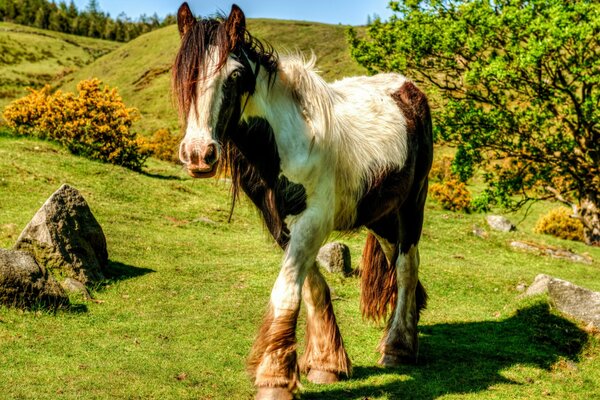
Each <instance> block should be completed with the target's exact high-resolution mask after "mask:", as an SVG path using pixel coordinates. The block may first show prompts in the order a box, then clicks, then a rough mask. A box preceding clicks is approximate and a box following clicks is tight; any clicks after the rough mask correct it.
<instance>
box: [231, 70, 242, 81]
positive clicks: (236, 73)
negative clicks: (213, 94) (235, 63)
mask: <svg viewBox="0 0 600 400" xmlns="http://www.w3.org/2000/svg"><path fill="white" fill-rule="evenodd" d="M240 75H241V74H240V71H233V72H232V73H231V78H232V79H237V78H239V77H240Z"/></svg>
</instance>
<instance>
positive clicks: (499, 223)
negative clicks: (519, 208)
mask: <svg viewBox="0 0 600 400" xmlns="http://www.w3.org/2000/svg"><path fill="white" fill-rule="evenodd" d="M485 220H486V221H487V223H488V225H489V226H490V228H492V229H493V230H495V231H500V232H511V231H514V230H516V229H517V227H516V226H515V225H514V224H513V223H512V222H510V221H509V220H508V219H507V218H505V217H503V216H501V215H488V216H487V217H486V219H485Z"/></svg>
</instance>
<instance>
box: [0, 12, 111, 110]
mask: <svg viewBox="0 0 600 400" xmlns="http://www.w3.org/2000/svg"><path fill="white" fill-rule="evenodd" d="M119 46H120V44H119V43H115V42H109V41H106V40H99V39H90V38H85V37H81V36H75V35H68V34H64V33H58V32H53V31H46V30H41V29H35V28H30V27H27V26H23V25H16V24H11V23H6V22H0V109H2V108H4V106H5V105H6V104H8V103H9V102H10V101H11V100H13V99H15V98H18V97H21V96H23V95H25V94H27V91H26V90H25V88H27V87H33V88H40V87H42V86H44V85H45V84H47V83H49V84H56V82H57V81H58V80H59V79H60V78H62V77H64V76H65V75H67V74H69V73H72V72H74V71H77V70H79V69H80V68H82V67H84V66H86V65H88V64H90V63H91V62H92V61H94V60H95V59H97V58H98V57H100V56H102V55H104V54H107V53H109V52H111V51H113V50H115V49H117V48H118V47H119Z"/></svg>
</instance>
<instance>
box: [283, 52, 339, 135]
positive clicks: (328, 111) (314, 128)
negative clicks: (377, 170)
mask: <svg viewBox="0 0 600 400" xmlns="http://www.w3.org/2000/svg"><path fill="white" fill-rule="evenodd" d="M315 64H316V56H315V55H314V53H313V54H311V57H310V58H309V59H306V58H304V57H303V56H302V55H301V54H295V55H291V56H289V57H286V58H284V59H282V61H281V63H280V68H281V70H282V72H283V74H284V75H285V78H284V80H285V83H286V84H287V85H288V87H289V89H290V90H291V91H292V96H294V98H295V99H296V101H297V102H298V104H299V106H300V107H301V108H302V115H303V117H304V119H305V120H306V122H307V123H308V125H309V127H310V129H311V133H312V135H313V138H314V139H316V140H318V141H322V140H324V139H327V138H329V139H331V137H328V136H326V135H325V133H326V132H329V133H330V134H331V133H332V130H331V128H332V124H333V119H334V115H333V104H334V100H335V97H336V95H337V94H336V93H335V92H334V91H333V90H331V88H330V87H329V85H328V84H327V82H325V80H324V79H323V78H322V77H321V76H320V75H319V74H318V71H317V70H316V69H315ZM329 136H331V135H329Z"/></svg>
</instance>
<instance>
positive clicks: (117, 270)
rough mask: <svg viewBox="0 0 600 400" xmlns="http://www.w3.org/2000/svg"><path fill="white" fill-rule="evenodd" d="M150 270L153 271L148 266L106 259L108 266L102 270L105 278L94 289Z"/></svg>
mask: <svg viewBox="0 0 600 400" xmlns="http://www.w3.org/2000/svg"><path fill="white" fill-rule="evenodd" d="M151 272H155V271H154V270H153V269H150V268H142V267H135V266H133V265H128V264H123V263H122V262H118V261H112V260H108V267H107V268H106V270H105V271H104V276H105V278H106V279H105V280H104V281H102V282H101V283H99V284H98V286H97V287H95V288H94V290H95V291H101V290H104V289H105V288H106V286H108V285H110V284H111V283H114V282H118V281H124V280H126V279H131V278H137V277H139V276H143V275H146V274H149V273H151Z"/></svg>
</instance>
